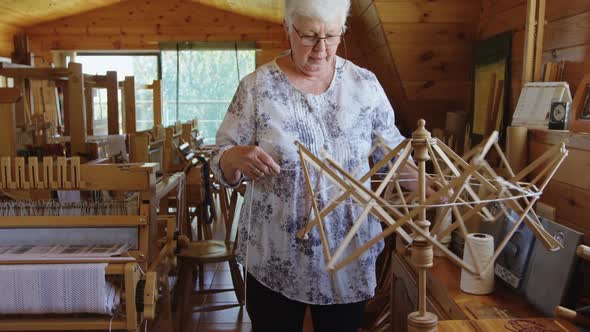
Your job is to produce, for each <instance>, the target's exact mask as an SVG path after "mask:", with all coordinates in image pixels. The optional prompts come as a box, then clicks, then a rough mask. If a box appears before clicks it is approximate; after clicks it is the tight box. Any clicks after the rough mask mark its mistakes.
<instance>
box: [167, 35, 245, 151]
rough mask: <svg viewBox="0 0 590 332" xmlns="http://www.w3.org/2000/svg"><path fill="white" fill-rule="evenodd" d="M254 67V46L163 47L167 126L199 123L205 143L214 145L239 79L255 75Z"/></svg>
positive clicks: (202, 44) (203, 44)
mask: <svg viewBox="0 0 590 332" xmlns="http://www.w3.org/2000/svg"><path fill="white" fill-rule="evenodd" d="M236 46H237V50H236ZM255 65H256V51H255V47H254V44H253V43H248V44H237V45H236V44H235V43H190V44H186V43H183V44H182V47H178V49H176V44H173V45H172V47H170V46H168V47H163V49H162V80H163V82H162V90H163V95H164V97H163V99H164V121H165V123H166V124H172V123H174V121H176V120H178V121H183V122H184V121H187V120H192V119H197V120H198V121H199V129H200V131H201V133H202V134H203V136H205V142H206V143H207V144H212V143H215V134H216V132H217V128H219V124H220V123H221V121H222V120H223V117H224V116H225V112H226V111H227V108H228V106H229V103H230V102H231V99H232V98H233V95H234V93H235V91H236V89H237V87H238V83H239V81H240V79H242V78H243V77H244V76H246V75H248V74H249V73H251V72H253V71H254V69H255ZM177 68H178V71H179V72H180V75H179V76H178V75H177ZM177 88H178V91H177ZM177 93H178V99H177Z"/></svg>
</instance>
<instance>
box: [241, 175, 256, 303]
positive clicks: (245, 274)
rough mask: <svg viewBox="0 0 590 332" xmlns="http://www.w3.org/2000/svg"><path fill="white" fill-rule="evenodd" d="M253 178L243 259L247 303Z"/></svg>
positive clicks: (245, 299)
mask: <svg viewBox="0 0 590 332" xmlns="http://www.w3.org/2000/svg"><path fill="white" fill-rule="evenodd" d="M255 182H256V181H255V180H252V181H251V182H250V195H249V199H248V225H247V227H246V228H247V229H248V232H247V234H246V258H245V259H244V265H245V269H244V270H245V272H244V303H247V302H246V301H247V298H248V258H249V257H250V252H249V251H250V225H251V224H252V205H253V204H254V185H255Z"/></svg>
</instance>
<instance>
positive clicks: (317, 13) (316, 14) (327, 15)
mask: <svg viewBox="0 0 590 332" xmlns="http://www.w3.org/2000/svg"><path fill="white" fill-rule="evenodd" d="M349 11H350V0H285V23H286V24H287V29H288V30H290V29H291V26H292V25H293V20H294V19H295V17H298V16H299V17H305V18H312V19H318V20H321V21H322V22H324V23H338V24H339V25H341V26H342V28H343V29H344V30H346V25H345V23H346V17H347V16H348V13H349Z"/></svg>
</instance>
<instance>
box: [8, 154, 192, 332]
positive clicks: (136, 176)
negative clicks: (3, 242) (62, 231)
mask: <svg viewBox="0 0 590 332" xmlns="http://www.w3.org/2000/svg"><path fill="white" fill-rule="evenodd" d="M0 166H1V167H0V172H1V174H2V177H0V189H2V190H4V191H10V190H22V189H26V190H80V191H97V190H109V191H114V192H119V193H123V192H137V193H138V194H139V209H138V213H137V214H136V215H121V216H112V215H109V216H19V217H0V232H1V231H2V230H3V229H34V228H52V229H54V228H109V229H110V228H113V229H116V228H121V229H129V228H131V229H133V228H135V229H137V233H136V234H137V247H136V248H135V249H133V250H130V251H129V252H128V253H127V254H128V257H127V258H126V259H122V260H121V259H119V260H117V259H109V258H105V259H104V260H103V261H101V262H106V263H108V266H107V268H106V274H107V275H121V276H123V279H124V312H125V315H124V317H122V318H120V317H115V318H113V319H111V318H110V317H104V318H102V317H98V318H97V317H95V316H93V317H88V318H83V317H80V315H77V316H76V317H68V316H60V318H58V319H56V318H55V317H52V318H44V317H36V316H32V315H27V316H22V315H19V316H18V317H2V319H0V331H25V330H37V331H39V330H109V328H112V329H113V330H127V331H138V330H139V329H140V327H142V324H147V323H145V322H144V321H145V320H155V321H154V322H153V323H151V324H149V325H148V326H149V327H150V330H156V328H155V327H156V326H157V327H159V329H160V330H162V331H172V312H171V307H170V297H169V294H170V291H169V289H168V287H169V286H168V285H169V284H168V274H169V273H170V271H171V270H172V269H173V268H174V266H175V256H174V251H175V249H176V240H175V232H176V230H177V229H178V228H177V226H178V224H177V220H176V217H173V216H172V217H171V216H162V217H160V218H158V217H157V216H156V205H157V204H156V203H157V202H158V201H159V200H160V199H161V198H162V197H165V196H166V195H167V194H168V192H170V191H171V190H172V189H174V188H176V187H177V186H178V185H179V184H180V183H182V181H181V178H182V175H174V176H170V177H168V178H165V179H163V180H162V181H160V182H158V183H156V179H155V170H154V166H155V165H153V164H135V165H106V164H105V165H89V164H80V159H79V158H71V160H69V162H68V160H66V158H63V157H62V158H58V159H57V164H54V163H53V160H52V158H50V157H47V158H45V159H43V163H39V162H38V160H37V159H36V158H29V159H28V164H27V165H25V163H24V158H15V159H14V160H13V159H12V158H10V157H3V158H1V163H0ZM179 190H180V189H179ZM86 262H87V261H84V260H83V259H81V260H77V261H72V260H68V261H61V260H59V259H56V260H48V259H42V260H39V261H33V262H31V261H23V262H15V261H0V264H31V263H34V264H68V263H86ZM91 262H92V263H96V262H97V261H96V260H93V261H91ZM141 271H146V273H145V275H143V276H142V272H141ZM141 279H143V280H145V287H144V291H143V296H142V295H141V293H139V294H138V293H136V292H137V291H138V290H137V289H138V288H137V287H138V284H139V283H140V280H141ZM88 286H89V287H92V285H88ZM159 290H161V292H159ZM136 297H137V298H141V299H143V309H140V308H138V306H137V303H136ZM159 297H161V298H160V299H159ZM156 305H157V306H158V310H157V311H156ZM5 318H6V319H5ZM152 327H154V328H152Z"/></svg>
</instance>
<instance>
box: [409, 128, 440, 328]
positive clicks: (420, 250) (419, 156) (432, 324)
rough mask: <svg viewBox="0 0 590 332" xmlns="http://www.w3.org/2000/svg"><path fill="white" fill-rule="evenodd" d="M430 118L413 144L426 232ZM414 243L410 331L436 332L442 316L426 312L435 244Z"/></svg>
mask: <svg viewBox="0 0 590 332" xmlns="http://www.w3.org/2000/svg"><path fill="white" fill-rule="evenodd" d="M425 125H426V121H424V120H418V129H416V131H414V132H413V133H412V147H413V149H414V160H415V161H416V162H418V197H419V200H420V205H421V207H419V208H418V209H420V210H419V215H418V220H417V221H416V225H417V226H418V227H420V228H421V229H422V230H423V231H424V233H426V234H428V233H429V232H430V230H429V228H430V222H429V221H428V220H426V207H425V206H424V205H425V203H426V162H427V161H428V160H430V156H429V154H428V143H430V144H431V145H435V144H436V140H433V139H432V138H431V135H430V132H428V131H427V130H426V129H425V128H424V126H425ZM414 236H415V237H414V241H413V242H412V265H414V267H416V269H417V270H418V311H415V312H412V313H410V314H409V315H408V331H409V332H434V331H436V325H437V322H438V318H437V317H436V315H435V314H433V313H431V312H428V311H426V281H427V279H426V271H427V269H429V268H431V267H432V265H433V256H434V254H433V250H432V245H431V244H430V243H429V242H428V241H427V239H426V238H425V237H424V236H422V235H420V234H414Z"/></svg>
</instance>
